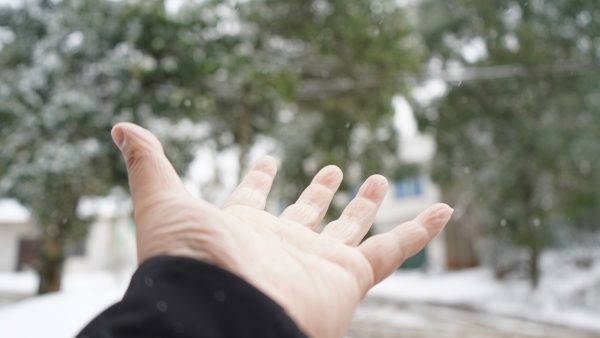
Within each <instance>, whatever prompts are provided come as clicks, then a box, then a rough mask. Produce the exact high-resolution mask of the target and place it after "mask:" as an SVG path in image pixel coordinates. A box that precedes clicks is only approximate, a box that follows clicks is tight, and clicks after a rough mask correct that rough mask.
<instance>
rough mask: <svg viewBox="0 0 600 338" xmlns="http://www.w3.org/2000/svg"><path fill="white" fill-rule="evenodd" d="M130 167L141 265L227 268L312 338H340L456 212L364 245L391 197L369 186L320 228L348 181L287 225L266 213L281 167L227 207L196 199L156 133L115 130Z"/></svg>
mask: <svg viewBox="0 0 600 338" xmlns="http://www.w3.org/2000/svg"><path fill="white" fill-rule="evenodd" d="M113 138H114V139H115V142H116V143H117V145H118V146H119V148H120V149H121V151H122V152H123V155H124V158H125V160H126V162H127V170H128V173H129V183H130V188H131V193H132V197H133V202H134V207H135V223H136V231H137V243H138V260H139V263H141V262H143V261H144V260H146V259H148V258H150V257H153V256H156V255H163V254H169V255H179V256H186V257H192V258H196V259H199V260H202V261H206V262H209V263H212V264H215V265H217V266H220V267H222V268H224V269H227V270H229V271H231V272H233V273H235V274H237V275H238V276H240V277H242V278H244V279H245V280H246V281H248V282H249V283H251V284H252V285H254V286H255V287H257V288H258V289H260V290H261V291H262V292H264V293H265V294H267V295H268V296H270V297H271V298H273V299H274V300H275V301H276V302H278V303H279V304H280V305H281V306H282V307H283V308H284V309H285V310H286V311H287V312H288V314H289V315H290V316H291V317H292V318H293V319H294V320H295V321H296V323H297V324H298V325H299V326H300V327H301V328H302V329H303V330H304V331H305V332H306V333H307V334H309V335H310V336H311V337H326V338H327V337H341V336H343V333H344V332H345V330H346V328H347V327H348V325H349V323H350V320H351V318H352V314H353V312H354V309H355V308H356V306H357V305H358V303H359V302H360V300H361V299H362V298H363V296H364V295H365V293H366V292H367V291H368V290H369V289H370V288H371V287H372V286H373V285H375V284H376V283H378V282H379V281H381V280H382V279H383V278H385V277H386V276H388V275H389V274H390V273H392V272H393V271H394V269H396V268H397V267H398V266H399V265H400V264H401V263H402V262H403V261H404V259H406V258H408V257H410V256H411V255H413V254H415V253H416V252H417V251H418V250H420V249H421V248H422V247H423V246H424V245H425V244H426V243H427V242H428V241H429V240H431V239H432V238H433V237H434V236H435V235H436V234H437V233H438V232H439V231H440V230H441V229H442V228H443V226H444V225H445V224H446V222H447V221H448V219H449V218H450V216H451V214H452V209H451V208H450V207H448V206H447V205H445V204H436V205H434V206H432V207H430V208H429V209H427V210H426V211H424V212H423V213H421V214H420V215H419V216H417V218H416V219H415V220H413V221H409V222H406V223H404V224H401V225H399V226H398V227H396V228H395V229H393V230H392V231H390V232H388V233H384V234H380V235H376V236H373V237H371V238H369V239H368V240H366V241H364V242H363V243H362V244H360V245H359V243H360V242H361V240H362V239H363V237H364V236H365V234H366V233H367V231H368V229H369V228H370V227H371V225H372V223H373V219H374V217H375V214H376V212H377V209H378V208H379V204H380V202H381V200H382V199H383V197H384V196H385V194H386V192H387V181H386V180H385V178H383V177H382V176H380V175H374V176H371V177H369V178H368V179H367V180H366V181H365V183H364V184H363V185H362V186H361V188H360V189H359V192H358V194H357V196H356V197H355V198H354V199H353V200H352V201H351V202H350V203H349V204H348V206H347V207H346V208H345V209H344V211H343V212H342V214H341V216H340V218H339V219H337V220H335V221H333V222H331V223H329V224H327V225H326V226H325V227H324V229H323V231H322V232H320V233H318V232H315V231H314V230H315V229H316V228H317V227H318V226H319V224H320V223H321V221H322V219H323V216H324V215H325V213H326V211H327V208H328V207H329V204H330V202H331V200H332V198H333V196H334V193H335V191H336V190H337V188H338V186H339V184H340V182H341V180H342V172H341V171H340V169H339V168H337V167H335V166H327V167H325V168H323V169H321V171H319V172H318V173H317V174H316V175H315V177H314V179H313V181H312V182H311V184H310V185H309V186H308V187H307V188H306V189H305V190H304V192H303V193H302V194H301V196H300V197H299V198H298V201H297V202H296V203H294V204H292V205H291V206H289V207H288V208H286V209H285V210H284V212H283V213H282V214H281V215H280V216H275V215H273V214H270V213H268V212H266V211H264V207H265V204H266V199H267V195H268V193H269V191H270V189H271V185H272V183H273V179H274V177H275V173H276V164H275V161H274V160H273V159H272V158H270V157H263V158H261V159H259V160H258V161H257V162H256V163H255V164H254V165H253V167H252V168H251V169H250V170H249V172H248V174H247V175H246V176H245V178H244V179H243V180H242V182H241V183H240V185H239V186H238V187H237V188H236V189H235V191H234V192H233V193H232V194H231V196H230V197H229V199H228V200H227V202H226V204H225V208H223V209H221V208H218V207H216V206H214V205H212V204H210V203H208V202H206V201H203V200H200V199H197V198H194V197H192V196H190V195H189V194H188V193H187V192H186V191H185V189H184V188H183V186H182V184H181V181H180V179H179V177H178V175H177V173H176V172H175V170H174V169H173V167H172V166H171V164H170V163H169V161H168V159H167V158H166V156H165V155H164V152H163V150H162V147H161V145H160V143H159V141H158V139H156V137H154V135H152V134H151V133H150V132H149V131H147V130H145V129H143V128H141V127H139V126H136V125H133V124H129V123H121V124H118V125H117V126H115V128H114V129H113Z"/></svg>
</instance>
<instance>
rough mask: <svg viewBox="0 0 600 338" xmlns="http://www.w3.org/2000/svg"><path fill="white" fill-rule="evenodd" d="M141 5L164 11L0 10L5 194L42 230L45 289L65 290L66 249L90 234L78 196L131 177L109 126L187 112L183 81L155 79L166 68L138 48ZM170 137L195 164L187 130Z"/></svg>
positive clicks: (30, 5) (183, 158) (98, 5)
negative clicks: (179, 84) (178, 103)
mask: <svg viewBox="0 0 600 338" xmlns="http://www.w3.org/2000/svg"><path fill="white" fill-rule="evenodd" d="M142 10H143V11H144V15H143V16H139V17H138V18H142V19H148V18H152V21H153V22H156V23H160V22H161V21H160V19H161V18H163V17H164V11H163V10H162V7H160V6H158V7H157V6H148V5H147V6H145V7H143V8H133V7H130V5H126V4H123V3H115V2H109V1H97V2H83V1H67V0H66V1H62V2H57V3H54V2H47V1H28V2H25V3H24V4H23V6H20V7H17V8H2V9H1V10H0V18H1V19H0V21H1V22H2V23H3V24H4V25H5V28H4V29H5V31H6V32H7V33H6V36H8V37H9V39H7V41H5V42H4V44H3V46H2V50H1V51H0V64H1V65H2V67H1V68H2V70H1V71H0V89H1V90H0V121H2V123H1V128H0V140H1V142H2V144H3V147H2V149H1V150H0V174H1V177H2V179H1V181H0V192H1V193H2V195H4V196H11V197H14V198H17V199H18V200H19V201H20V202H21V203H23V204H24V205H26V206H27V207H28V208H29V209H30V210H31V212H32V216H33V219H34V221H35V223H36V224H37V225H39V228H40V230H41V239H42V247H41V250H40V254H39V261H38V264H37V266H36V269H37V270H38V273H39V276H40V284H39V292H40V293H44V292H49V291H55V290H58V289H59V287H60V281H61V271H62V265H63V262H64V259H65V246H67V245H68V244H70V243H72V242H73V241H75V240H77V239H79V238H81V237H82V236H83V235H84V234H85V231H86V225H87V224H88V222H89V220H86V219H82V218H81V217H80V215H79V214H78V213H77V208H78V205H79V201H80V200H81V198H82V197H84V196H88V195H100V194H106V193H107V192H108V191H109V190H110V189H111V188H112V187H114V186H116V185H119V184H121V185H122V184H124V183H125V177H126V176H125V173H124V170H123V168H122V167H121V166H115V163H117V162H118V161H119V155H118V152H117V151H115V150H114V146H113V145H112V141H111V140H110V135H109V134H110V128H111V126H112V125H113V124H114V123H115V122H117V121H120V120H134V121H138V122H143V123H145V124H148V123H151V121H153V120H156V118H157V117H158V116H159V115H160V116H163V117H165V118H167V121H168V120H169V119H171V120H173V119H176V118H180V117H182V116H183V114H182V113H181V112H180V111H179V110H178V109H176V107H173V105H170V106H168V105H169V103H170V102H171V101H172V100H173V99H174V98H177V96H176V94H177V92H178V90H177V88H174V87H172V86H169V84H166V83H161V84H157V83H156V82H151V81H149V79H154V78H156V77H158V76H159V75H157V74H160V73H161V72H163V69H164V68H166V67H164V66H156V65H154V64H153V62H154V60H153V59H152V58H150V57H148V56H147V55H145V54H143V53H142V52H140V51H139V49H137V48H136V47H135V44H136V43H137V41H138V39H140V36H142V35H141V34H140V33H139V32H137V31H136V30H135V28H136V23H137V22H136V20H130V19H131V14H132V13H136V14H138V15H139V13H140V11H142ZM167 106H168V107H167ZM171 136H172V137H170V138H167V139H169V140H170V143H171V146H169V148H171V149H169V155H170V156H171V157H173V158H174V160H175V162H176V163H179V164H182V163H185V162H187V161H189V159H190V150H191V148H190V147H189V146H188V147H186V146H185V145H187V144H189V143H190V139H189V137H186V135H184V136H183V137H182V135H174V137H173V135H171ZM168 142H169V141H168Z"/></svg>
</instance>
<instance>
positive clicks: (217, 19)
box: [0, 0, 420, 287]
mask: <svg viewBox="0 0 600 338" xmlns="http://www.w3.org/2000/svg"><path fill="white" fill-rule="evenodd" d="M0 22H2V32H4V33H3V34H0V38H2V39H3V40H2V42H1V47H0V48H1V49H0V121H1V127H0V142H1V143H2V144H3V147H2V148H1V149H0V174H1V179H0V195H2V196H10V197H13V198H17V199H18V200H19V201H21V202H22V203H23V204H24V205H26V206H27V207H28V208H29V209H30V210H31V211H32V213H33V215H34V216H35V219H36V222H37V223H38V225H39V226H40V228H41V229H42V234H43V236H44V239H45V240H48V241H50V242H52V243H48V245H45V248H47V249H44V250H45V253H43V254H45V255H46V256H48V257H46V258H48V259H45V260H44V259H43V260H42V264H46V263H44V262H45V261H48V262H53V263H52V264H58V265H60V262H61V261H62V259H63V256H62V252H61V251H62V249H61V248H63V247H64V244H65V243H68V242H69V241H72V240H74V239H77V238H80V237H81V236H82V235H83V234H84V233H85V229H86V224H87V222H86V220H82V219H80V217H79V215H78V213H77V206H78V204H79V201H80V200H81V198H82V197H84V196H87V195H101V194H106V193H107V192H108V191H109V190H110V189H112V188H113V187H115V186H123V185H125V182H126V181H125V178H126V175H125V172H124V166H123V165H116V163H119V162H120V161H121V159H120V155H119V153H118V151H117V150H116V148H115V147H114V146H113V145H112V142H111V140H110V135H109V131H110V128H111V127H112V125H114V124H115V123H116V122H118V121H124V120H127V121H133V122H138V123H141V124H143V125H145V126H149V127H150V129H152V130H154V131H155V132H157V133H159V137H161V140H163V141H164V142H165V148H166V152H167V154H168V155H169V157H170V158H171V159H172V160H173V161H174V162H175V165H176V167H178V168H179V169H180V171H182V170H181V169H183V168H185V166H186V165H187V163H188V162H189V161H190V159H191V154H192V153H193V150H194V147H195V146H196V145H198V144H200V142H204V143H203V145H204V146H213V147H215V148H217V149H223V148H227V147H238V148H239V150H240V164H241V165H244V164H246V163H245V162H246V155H247V154H248V151H249V149H250V148H251V147H252V145H253V144H254V143H255V142H256V141H257V139H259V138H260V137H264V138H269V139H271V140H274V141H275V142H276V144H277V145H278V149H279V150H280V157H281V159H282V163H283V168H282V172H285V173H286V175H285V176H284V177H283V179H284V181H285V184H284V185H283V186H284V189H282V191H281V195H282V196H285V197H286V198H288V199H291V198H293V197H295V196H296V195H297V193H298V190H297V187H298V186H302V185H303V184H305V183H306V180H307V178H308V176H309V175H312V174H313V173H314V171H315V170H316V169H317V168H318V167H319V166H321V165H324V164H328V163H335V164H338V165H340V166H342V167H343V168H346V167H348V166H350V163H352V162H354V161H360V162H361V163H365V166H358V167H355V168H352V169H353V172H354V174H353V175H351V177H350V179H349V180H348V181H347V184H348V186H350V187H354V186H356V184H358V180H359V179H360V178H362V177H364V176H365V174H366V173H372V172H373V171H375V170H376V169H379V168H381V167H383V168H384V169H385V170H384V171H385V172H386V173H393V174H395V173H399V172H400V170H398V164H399V161H398V156H397V149H396V145H397V137H396V134H395V130H394V129H393V127H392V125H393V124H392V107H391V98H392V95H394V94H397V93H399V92H402V91H404V90H405V86H406V84H404V83H401V82H399V81H398V75H399V74H400V73H404V72H414V71H416V70H417V68H418V65H419V64H420V62H419V50H420V49H419V48H417V47H418V46H417V41H416V40H415V39H414V38H412V37H411V30H410V27H409V25H408V21H407V20H406V19H405V17H404V13H403V12H402V10H401V9H399V8H398V7H397V6H396V5H395V4H394V2H393V1H391V0H386V1H377V2H373V1H367V0H357V1H338V0H330V1H325V0H323V1H313V2H307V1H301V0H293V1H284V0H268V1H267V0H253V1H240V2H236V1H203V2H187V3H184V5H183V8H181V10H180V11H178V12H176V13H169V12H167V11H166V10H165V2H164V1H107V0H102V1H83V0H63V1H44V0H38V1H33V0H32V1H26V2H24V5H23V6H20V7H14V8H9V7H2V8H0ZM7 37H8V38H7ZM198 124H201V125H204V126H208V128H206V129H207V130H208V134H207V133H202V132H199V131H198V130H199V129H196V128H195V126H197V125H198ZM190 126H191V127H190ZM361 176H362V177H361ZM50 256H52V257H50ZM48 264H50V263H48ZM59 268H60V267H59V266H57V265H53V266H52V267H50V268H49V267H48V266H45V267H44V266H42V267H40V271H42V272H43V273H46V272H48V275H49V276H51V277H48V278H50V279H52V278H56V275H57V274H56V273H53V272H52V271H54V272H56V269H59ZM58 275H59V274H58ZM52 276H54V277H52ZM42 277H43V278H42V279H44V276H42ZM50 284H52V283H50ZM52 287H54V286H52Z"/></svg>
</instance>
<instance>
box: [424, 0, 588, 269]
mask: <svg viewBox="0 0 600 338" xmlns="http://www.w3.org/2000/svg"><path fill="white" fill-rule="evenodd" d="M422 12H423V15H427V16H428V17H430V18H435V19H434V20H430V21H428V22H426V23H424V24H423V27H421V29H422V31H423V32H424V33H423V34H424V40H425V41H426V43H427V44H428V47H429V49H430V53H431V58H432V60H433V59H435V60H437V61H436V62H439V61H441V62H442V63H443V64H444V65H449V64H461V65H463V66H466V67H475V69H479V70H480V71H479V72H480V74H477V71H475V75H476V76H475V77H477V75H480V76H481V77H482V78H481V79H480V80H474V81H462V82H457V83H450V86H449V89H448V93H447V95H445V96H444V97H443V98H442V99H440V100H439V101H438V102H436V104H435V108H434V109H431V108H430V109H423V110H422V112H421V115H420V125H421V127H422V128H433V129H434V130H435V132H436V141H437V144H438V146H439V148H438V150H439V156H438V157H437V159H436V161H435V163H434V171H435V176H436V179H437V180H438V181H439V182H440V183H441V184H442V186H443V188H444V191H445V192H446V193H447V195H448V197H450V198H452V199H455V200H458V196H459V195H470V196H472V201H471V205H472V206H473V208H472V209H470V210H474V209H479V210H484V211H483V212H480V218H479V219H478V222H479V223H480V224H482V225H484V226H486V227H488V228H489V229H492V230H495V231H497V233H499V234H503V235H505V236H507V238H509V239H510V240H511V241H512V242H513V243H516V244H518V245H521V246H525V247H527V248H529V249H530V252H531V254H532V255H533V256H537V255H538V254H539V252H540V251H541V250H542V248H543V247H545V246H546V245H548V244H549V241H550V239H551V233H550V232H549V231H548V229H549V227H548V225H549V224H550V223H553V222H559V223H562V224H565V225H577V224H579V223H581V220H583V219H587V220H589V218H590V215H592V214H593V213H597V211H598V210H599V207H600V194H598V191H599V189H598V188H599V187H600V178H599V174H598V173H599V172H600V170H599V169H600V167H599V161H598V150H597V142H598V139H600V119H599V116H600V115H599V114H598V111H599V110H600V101H599V100H597V98H596V97H597V95H596V94H595V92H596V90H597V87H598V84H599V82H600V76H598V74H597V72H595V70H594V66H593V65H594V64H595V63H596V60H597V59H598V55H597V53H598V48H597V47H598V46H597V41H596V39H595V36H597V35H598V33H600V26H599V25H598V23H597V22H594V21H592V20H591V18H592V17H594V16H596V15H597V14H598V13H599V12H600V4H599V3H598V2H595V1H472V0H471V1H469V0H464V1H447V2H427V3H425V4H424V6H423V7H422ZM469 44H471V45H473V44H479V45H482V46H483V47H484V48H483V49H484V50H485V53H484V54H483V55H480V58H479V59H478V60H475V61H473V60H472V58H469V57H468V56H466V55H465V48H466V46H468V45H469ZM594 44H596V45H594ZM498 65H503V66H505V67H504V68H503V69H501V68H498V67H488V68H484V67H487V66H498ZM477 67H479V68H477ZM484 69H485V70H487V73H486V74H481V73H482V72H483V70H484ZM506 69H509V70H510V73H509V74H508V75H507V73H506V72H502V70H506ZM590 224H592V225H593V226H595V227H597V226H598V223H597V222H595V223H590ZM534 277H535V276H534Z"/></svg>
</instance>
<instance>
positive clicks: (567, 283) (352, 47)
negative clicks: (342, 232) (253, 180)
mask: <svg viewBox="0 0 600 338" xmlns="http://www.w3.org/2000/svg"><path fill="white" fill-rule="evenodd" d="M599 16H600V2H598V1H596V0H448V1H434V0H371V1H369V0H351V1H350V0H220V1H216V0H196V1H191V0H190V1H185V0H144V1H142V0H137V1H136V0H94V1H84V0H0V336H1V337H6V338H13V337H40V336H43V337H67V336H73V335H75V334H76V332H77V331H78V330H79V329H80V328H81V327H82V326H83V325H85V323H86V322H87V321H88V320H90V319H91V318H92V317H94V316H95V315H96V314H97V313H98V312H100V310H102V309H103V308H104V307H105V306H107V305H109V304H111V303H112V302H114V301H116V300H117V299H118V298H119V297H120V296H121V295H122V292H123V290H124V288H125V287H126V285H127V283H128V280H129V277H130V275H131V273H132V272H133V271H134V269H135V266H136V258H135V238H134V234H135V229H134V224H133V222H132V219H131V211H132V208H131V203H130V201H129V197H128V192H127V181H126V173H125V166H124V164H123V161H122V159H121V158H120V154H119V152H118V150H117V149H116V147H114V146H113V144H112V141H111V138H110V129H111V127H112V125H114V124H115V123H116V122H119V121H132V122H136V123H139V124H141V125H143V126H145V127H147V128H149V129H150V130H152V131H153V132H154V133H156V134H157V135H158V136H159V138H160V139H161V141H162V142H163V143H164V145H165V149H166V153H167V154H168V156H169V158H170V159H171V160H172V161H173V163H174V164H175V166H176V168H177V169H178V171H179V173H180V174H181V175H182V176H183V177H184V181H185V185H186V187H187V188H188V190H189V191H190V192H191V193H192V194H194V195H196V196H199V197H202V198H205V199H207V200H210V201H213V202H215V203H220V202H222V201H223V199H224V198H225V196H226V195H227V193H228V192H229V191H231V190H232V189H233V187H234V186H235V184H236V182H237V180H238V178H239V176H240V175H241V174H242V173H243V168H245V167H246V166H247V165H248V164H249V163H250V162H251V161H252V160H253V159H255V158H256V157H257V156H259V155H261V154H270V155H273V156H275V157H276V158H277V159H278V161H279V163H280V171H279V172H280V173H279V175H278V178H277V181H276V184H275V188H274V191H273V193H272V198H271V202H270V205H269V208H270V209H271V210H272V211H273V212H279V211H281V210H282V209H283V207H285V206H286V205H287V203H289V202H291V201H293V200H294V199H295V197H296V196H297V195H298V194H299V192H300V189H301V188H302V187H304V186H305V185H306V184H307V183H308V182H309V181H310V178H311V177H312V175H313V174H314V173H315V172H316V171H317V170H318V169H319V168H320V167H321V166H324V165H326V164H331V163H333V164H336V165H338V166H340V167H341V168H342V169H343V170H344V172H345V174H346V175H345V179H344V183H343V185H342V188H341V190H342V191H341V192H340V193H339V194H338V196H337V197H336V198H335V200H334V203H333V208H332V210H331V211H330V213H329V215H328V217H330V218H331V217H335V216H336V215H337V214H338V213H339V211H340V209H341V208H342V207H343V206H344V205H345V203H346V202H347V201H348V200H349V199H350V198H351V197H352V195H353V193H354V191H355V190H356V188H357V187H358V185H359V184H360V182H361V180H363V179H364V178H366V177H367V176H368V175H370V174H373V173H382V174H384V175H386V176H387V177H388V179H389V180H390V183H391V184H390V185H391V189H390V192H389V193H388V195H387V197H386V200H385V201H384V203H383V205H382V208H381V212H380V213H379V216H378V218H377V221H376V224H375V226H374V228H373V230H372V231H371V232H372V233H377V232H382V231H386V230H388V229H390V228H391V227H393V226H395V225H397V224H399V223H401V222H402V221H405V220H408V219H410V218H412V217H414V216H415V215H416V214H417V213H418V212H419V211H420V210H422V209H423V208H425V207H426V206H428V205H429V204H431V203H434V202H437V201H443V202H446V203H449V204H450V205H452V206H453V207H454V208H455V213H454V217H453V220H452V221H451V223H450V224H449V226H448V228H447V229H446V230H445V231H444V233H442V234H441V235H440V236H439V237H438V238H436V239H435V240H434V241H433V242H432V243H431V244H430V245H428V246H427V247H426V248H425V249H424V250H423V251H422V252H420V253H419V254H418V255H416V256H414V257H413V258H411V259H410V260H408V261H407V262H405V264H404V265H403V267H402V268H401V269H400V270H399V271H398V272H397V273H395V274H394V275H393V276H392V277H390V278H389V279H387V280H386V281H384V282H383V283H382V284H380V285H379V286H377V287H376V288H375V289H374V290H373V291H372V292H370V293H369V295H368V296H367V298H366V300H365V302H364V303H363V304H362V305H361V307H360V308H359V309H358V310H357V312H356V315H355V319H354V322H353V324H352V327H351V328H350V330H349V332H348V337H354V338H359V337H362V338H370V337H373V338H375V337H600V319H599V318H600V170H599V169H600V167H599V162H600V94H599V93H598V92H597V88H598V87H599V86H600V68H599V66H600V65H599V60H600V59H599V56H600V21H599V20H598V17H599ZM240 168H242V169H240Z"/></svg>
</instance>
